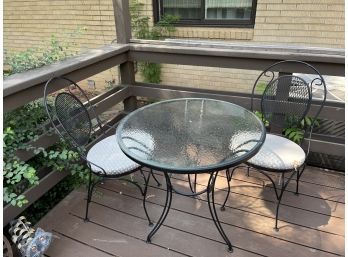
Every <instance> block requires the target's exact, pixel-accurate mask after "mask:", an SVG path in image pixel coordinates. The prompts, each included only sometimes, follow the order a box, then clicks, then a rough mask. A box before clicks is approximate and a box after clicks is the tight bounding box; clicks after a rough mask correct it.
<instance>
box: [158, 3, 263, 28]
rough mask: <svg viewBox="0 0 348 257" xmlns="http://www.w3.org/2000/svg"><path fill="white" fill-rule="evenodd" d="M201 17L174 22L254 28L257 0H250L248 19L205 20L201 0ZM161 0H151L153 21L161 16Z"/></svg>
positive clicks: (182, 24)
mask: <svg viewBox="0 0 348 257" xmlns="http://www.w3.org/2000/svg"><path fill="white" fill-rule="evenodd" d="M201 2H202V7H201V10H202V11H201V17H202V18H201V19H200V20H179V21H177V22H176V23H175V26H178V27H228V28H254V26H255V17H256V8H257V0H252V7H251V14H250V19H249V20H206V19H204V18H203V17H204V16H205V0H201ZM162 3H163V0H152V6H153V16H154V22H155V23H157V22H159V21H160V17H161V16H163V4H162Z"/></svg>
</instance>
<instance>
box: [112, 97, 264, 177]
mask: <svg viewBox="0 0 348 257" xmlns="http://www.w3.org/2000/svg"><path fill="white" fill-rule="evenodd" d="M265 135H266V132H265V127H264V125H263V123H262V122H261V121H260V119H259V118H257V117H256V115H254V114H253V113H252V112H250V111H248V110H246V109H245V108H243V107H241V106H238V105H235V104H232V103H229V102H224V101H219V100H213V99H201V98H181V99H173V100H169V101H162V102H158V103H154V104H150V105H147V106H144V107H142V108H139V109H137V110H136V111H134V112H132V113H130V114H129V115H128V116H127V117H125V118H124V119H123V120H122V121H121V123H120V125H119V126H118V128H117V130H116V136H117V141H118V143H119V145H120V148H121V149H122V151H123V152H124V153H125V154H126V155H127V156H128V157H130V158H131V159H133V160H134V161H136V162H138V163H140V164H142V165H144V166H147V167H151V168H155V169H158V170H162V171H169V172H173V173H203V172H209V171H217V170H221V169H224V168H229V167H231V166H233V165H237V164H239V163H241V162H244V161H246V160H248V159H249V158H251V157H252V156H253V155H255V154H256V153H257V151H258V149H259V148H260V147H261V145H262V144H263V142H264V140H265Z"/></svg>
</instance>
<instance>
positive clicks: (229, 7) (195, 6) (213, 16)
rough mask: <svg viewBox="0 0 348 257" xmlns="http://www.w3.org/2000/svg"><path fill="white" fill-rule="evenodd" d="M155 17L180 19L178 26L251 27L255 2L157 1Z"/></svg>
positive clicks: (240, 0) (219, 0)
mask: <svg viewBox="0 0 348 257" xmlns="http://www.w3.org/2000/svg"><path fill="white" fill-rule="evenodd" d="M157 1H158V3H157V4H158V6H159V11H158V13H156V15H155V16H156V17H161V16H163V15H165V14H171V15H176V16H178V17H180V21H179V22H178V23H179V24H188V25H195V24H197V25H237V26H248V25H249V26H253V25H254V20H255V10H256V0H157Z"/></svg>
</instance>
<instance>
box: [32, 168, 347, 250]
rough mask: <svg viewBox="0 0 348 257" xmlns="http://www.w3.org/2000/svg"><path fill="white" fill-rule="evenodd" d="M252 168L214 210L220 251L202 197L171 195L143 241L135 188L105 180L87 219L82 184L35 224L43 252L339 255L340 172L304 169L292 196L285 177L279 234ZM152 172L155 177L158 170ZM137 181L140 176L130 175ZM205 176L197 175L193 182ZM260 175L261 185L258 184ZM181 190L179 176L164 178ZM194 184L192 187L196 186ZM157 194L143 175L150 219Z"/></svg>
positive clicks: (161, 194) (270, 196)
mask: <svg viewBox="0 0 348 257" xmlns="http://www.w3.org/2000/svg"><path fill="white" fill-rule="evenodd" d="M220 174H221V176H220V177H219V178H218V180H217V183H216V185H217V186H216V187H217V188H218V189H219V190H216V202H217V204H220V203H222V202H223V199H224V197H225V195H226V186H227V184H226V179H225V178H224V177H223V176H222V175H223V172H221V173H220ZM259 176H260V175H258V173H256V172H252V173H251V176H250V177H247V176H246V175H245V171H244V170H238V171H237V172H236V173H235V176H234V179H233V181H232V193H231V196H230V199H229V202H228V204H227V208H226V211H224V212H221V211H220V210H218V214H219V217H220V220H221V221H222V225H223V227H224V230H225V232H226V234H227V236H228V237H229V238H230V240H231V242H232V244H233V245H234V252H233V253H228V252H227V250H226V245H225V244H224V243H223V240H222V238H221V236H220V235H219V233H218V231H217V229H216V228H215V226H214V224H213V222H212V220H211V219H210V214H209V211H208V205H207V202H206V198H205V195H202V196H201V197H200V199H193V198H189V197H184V196H180V195H177V194H173V203H172V209H171V211H170V212H169V215H168V217H167V219H166V221H165V222H164V224H163V226H162V227H161V228H160V230H159V231H158V232H157V234H155V236H154V237H153V239H152V244H146V243H145V241H144V240H145V238H146V235H147V233H149V231H150V230H151V228H150V227H148V225H147V221H146V218H145V214H144V211H143V208H142V201H141V195H140V193H139V191H138V189H137V188H136V187H134V186H133V185H131V184H127V183H125V182H121V181H107V182H106V183H105V184H103V185H100V186H99V187H98V188H97V193H96V194H95V195H94V197H93V202H92V203H91V206H90V215H89V216H90V222H87V223H85V222H84V221H83V216H84V211H85V197H86V190H85V189H84V188H80V189H79V190H75V191H73V192H72V193H71V194H70V195H69V196H67V197H66V198H65V199H64V200H63V201H62V202H61V203H59V204H58V205H57V206H56V207H55V208H54V209H53V210H52V211H51V212H50V213H49V214H48V215H46V216H45V217H44V218H43V219H42V220H41V221H40V223H39V224H38V225H39V226H41V227H42V228H44V229H46V230H50V231H52V232H53V233H54V241H53V242H52V245H51V247H50V248H49V250H48V251H47V253H46V255H47V256H50V257H69V256H72V257H79V256H81V257H88V256H91V257H99V256H100V257H104V256H105V257H106V256H122V257H126V256H127V257H134V256H142V257H143V256H144V257H146V256H148V257H160V256H166V257H167V256H168V257H169V256H173V257H174V256H207V257H215V256H216V257H218V256H233V257H239V256H243V257H249V256H250V257H251V256H275V257H287V256H296V257H300V256H301V257H307V256H308V257H309V256H313V257H314V256H315V257H320V256H327V257H329V256H333V257H334V256H343V255H344V202H345V200H344V175H343V174H342V173H336V172H331V171H323V170H321V169H318V168H313V167H308V168H307V170H306V171H305V173H304V174H303V176H302V182H301V185H300V195H299V196H296V195H294V194H293V193H292V192H290V191H293V190H294V185H295V183H294V182H291V184H290V186H289V188H288V190H289V191H288V192H286V193H285V195H284V198H283V204H282V206H281V207H280V216H279V217H280V223H279V227H280V230H279V232H275V231H274V230H273V227H274V218H273V217H274V207H275V205H274V203H273V200H274V199H275V196H274V192H273V191H271V188H269V183H268V182H267V181H265V180H260V178H261V177H259ZM157 177H158V178H160V179H163V176H161V174H160V173H158V175H157ZM135 179H140V176H137V175H136V176H135ZM207 179H208V176H207V175H200V176H199V181H198V182H199V184H200V186H201V185H203V184H204V183H206V182H207ZM263 181H264V182H265V187H263ZM172 182H173V184H175V185H176V186H177V187H178V188H179V187H181V189H182V188H183V187H185V188H186V189H187V188H188V184H187V183H186V178H185V177H184V176H175V179H173V180H172ZM200 186H199V187H200ZM164 200H165V189H164V187H163V186H162V187H156V186H155V183H154V181H151V187H150V188H149V191H148V199H147V202H148V204H147V208H148V211H149V213H150V216H151V217H152V219H153V220H154V221H156V220H157V218H158V217H159V215H160V213H161V211H162V206H163V204H164Z"/></svg>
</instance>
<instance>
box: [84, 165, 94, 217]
mask: <svg viewBox="0 0 348 257" xmlns="http://www.w3.org/2000/svg"><path fill="white" fill-rule="evenodd" d="M91 199H92V171H90V172H89V177H88V189H87V199H86V214H85V219H84V221H86V222H87V221H89V219H88V209H89V203H90V202H91Z"/></svg>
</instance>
